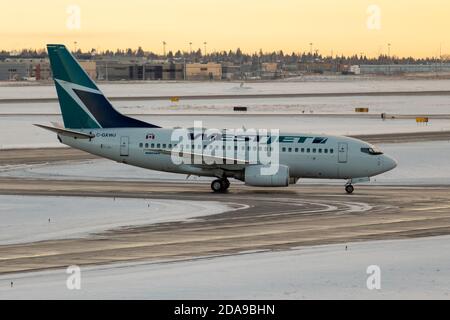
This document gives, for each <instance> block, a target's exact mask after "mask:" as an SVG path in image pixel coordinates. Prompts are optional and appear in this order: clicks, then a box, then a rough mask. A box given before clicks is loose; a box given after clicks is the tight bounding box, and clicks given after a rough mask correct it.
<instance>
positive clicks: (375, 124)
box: [0, 114, 450, 149]
mask: <svg viewBox="0 0 450 320" xmlns="http://www.w3.org/2000/svg"><path fill="white" fill-rule="evenodd" d="M138 118H139V119H142V120H144V121H147V122H150V123H154V124H157V125H159V126H162V127H168V128H171V127H187V128H190V127H193V126H194V121H202V122H203V126H204V127H207V128H218V129H221V128H242V127H245V128H247V129H250V128H265V129H281V130H282V131H284V132H303V133H315V134H337V135H353V134H370V133H396V132H429V131H441V130H450V121H449V120H444V119H442V120H438V119H432V120H430V123H429V124H428V125H417V124H416V122H415V120H414V119H396V120H386V121H382V120H381V119H378V118H374V119H370V118H354V117H339V118H337V117H332V116H317V117H305V116H301V115H297V116H294V115H276V114H273V115H267V116H254V115H245V114H243V115H238V116H224V115H217V116H211V115H197V116H187V115H176V116H166V115H152V116H139V117H138ZM52 121H53V122H62V120H61V117H60V116H39V115H30V116H6V117H0V149H6V148H24V147H46V146H47V147H50V146H53V147H58V146H61V144H60V143H59V142H58V140H57V139H56V135H55V134H54V133H51V132H48V131H46V130H43V129H41V128H38V127H35V126H33V124H35V123H39V124H47V125H51V124H50V122H52Z"/></svg>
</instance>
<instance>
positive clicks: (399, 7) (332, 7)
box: [0, 0, 450, 57]
mask: <svg viewBox="0 0 450 320" xmlns="http://www.w3.org/2000/svg"><path fill="white" fill-rule="evenodd" d="M28 2H29V4H27V5H23V3H20V2H10V3H8V6H4V7H3V8H2V12H1V13H0V18H1V19H0V44H1V45H0V49H5V50H17V49H22V48H36V49H40V48H44V47H45V44H46V43H64V44H66V45H67V46H68V47H70V48H71V49H74V47H75V42H76V43H77V44H76V46H77V48H81V49H83V50H90V49H92V48H94V49H99V50H106V49H110V50H115V49H117V48H121V49H125V48H133V49H136V48H137V47H138V46H142V47H143V48H144V50H147V51H153V52H157V53H162V51H163V45H162V42H163V41H166V42H167V46H166V50H167V51H170V50H172V51H176V50H182V51H188V50H189V42H192V43H193V44H192V48H193V50H197V49H198V48H200V49H201V50H202V51H203V48H204V45H203V43H204V42H205V41H206V42H207V51H208V52H212V51H222V50H230V49H233V50H234V49H236V48H238V47H239V48H241V50H242V51H244V52H247V53H252V52H258V51H259V50H260V49H262V50H263V51H265V52H268V51H278V50H283V51H284V52H287V53H291V52H309V51H310V43H311V42H312V43H313V50H314V51H315V50H318V51H319V52H320V53H321V54H324V55H330V54H331V53H333V54H334V55H340V54H344V55H352V54H358V55H359V54H361V53H362V54H365V55H367V56H369V57H373V56H378V55H379V54H387V53H388V45H387V44H388V43H391V44H392V45H391V49H390V50H391V55H396V56H413V57H438V56H439V55H440V54H441V53H442V54H448V53H450V40H449V39H448V31H449V30H450V2H449V1H448V0H428V1H424V0H409V1H407V0H395V1H392V0H341V1H335V0H315V1H313V0H309V1H302V0H244V1H242V0H239V1H238V0H226V1H225V0H213V1H211V0H210V1H206V0H172V1H170V2H169V1H144V0H128V1H106V0H96V1H88V0H73V1H66V0H63V1H56V0H40V1H33V2H31V1H28ZM71 5H75V8H79V9H80V11H79V17H80V19H79V21H77V12H74V10H73V7H71ZM371 5H375V7H373V6H372V7H371ZM374 8H375V9H374ZM378 9H379V11H377V10H378ZM75 11H76V10H75ZM78 22H79V25H77V23H78ZM78 27H79V28H78Z"/></svg>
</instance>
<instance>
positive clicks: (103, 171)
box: [0, 141, 450, 185]
mask: <svg viewBox="0 0 450 320" xmlns="http://www.w3.org/2000/svg"><path fill="white" fill-rule="evenodd" d="M380 147H381V149H382V150H383V151H384V152H385V153H386V154H388V155H389V156H392V157H394V158H395V159H396V160H397V161H398V167H397V168H395V169H394V170H392V171H390V172H387V173H384V174H382V175H379V176H376V177H374V178H372V182H370V184H373V183H376V184H383V185H396V184H406V185H418V184H450V161H449V159H450V142H449V141H434V142H418V143H398V144H385V145H380ZM0 176H8V177H31V178H40V179H102V180H107V179H114V180H121V179H123V180H145V181H160V180H171V181H177V182H183V183H194V182H196V181H204V182H206V181H210V180H211V179H210V178H197V177H191V178H190V179H189V180H186V176H184V175H179V174H174V173H167V172H157V171H152V170H147V169H142V168H137V167H132V166H129V165H125V164H120V163H117V162H114V161H109V160H103V159H102V160H90V161H83V162H62V163H56V164H55V163H53V164H47V165H27V166H4V167H0ZM233 183H238V182H237V181H233ZM305 183H337V184H342V181H340V180H338V181H336V180H318V179H314V180H313V179H302V180H300V182H299V184H305Z"/></svg>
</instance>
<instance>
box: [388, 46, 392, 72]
mask: <svg viewBox="0 0 450 320" xmlns="http://www.w3.org/2000/svg"><path fill="white" fill-rule="evenodd" d="M391 63H392V61H391V44H390V43H388V74H391Z"/></svg>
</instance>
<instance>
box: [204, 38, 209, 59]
mask: <svg viewBox="0 0 450 320" xmlns="http://www.w3.org/2000/svg"><path fill="white" fill-rule="evenodd" d="M203 44H204V45H205V57H206V45H207V44H208V43H207V42H206V41H205V42H203Z"/></svg>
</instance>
